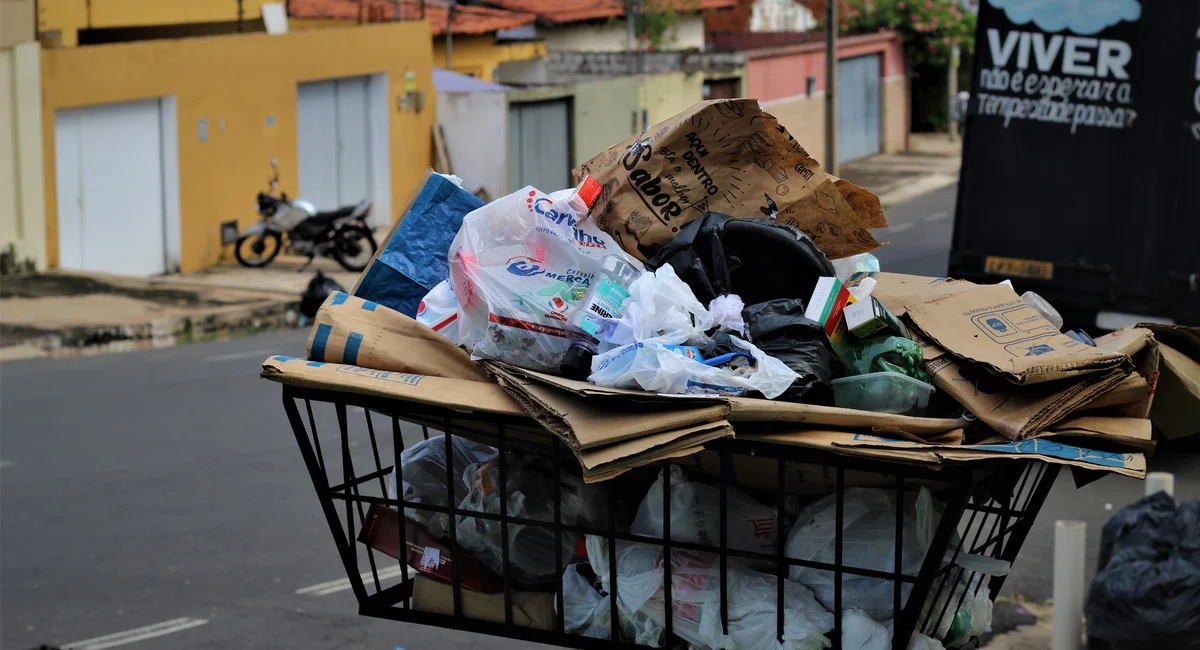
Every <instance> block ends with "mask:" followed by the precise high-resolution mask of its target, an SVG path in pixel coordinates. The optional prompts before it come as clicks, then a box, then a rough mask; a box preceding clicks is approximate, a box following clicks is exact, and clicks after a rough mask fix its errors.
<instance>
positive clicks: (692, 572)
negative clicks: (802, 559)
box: [586, 535, 833, 650]
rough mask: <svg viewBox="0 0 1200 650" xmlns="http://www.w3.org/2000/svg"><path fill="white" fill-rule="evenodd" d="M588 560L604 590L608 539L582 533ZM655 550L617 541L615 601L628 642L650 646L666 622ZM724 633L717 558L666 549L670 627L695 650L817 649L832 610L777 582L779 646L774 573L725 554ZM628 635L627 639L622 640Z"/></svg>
mask: <svg viewBox="0 0 1200 650" xmlns="http://www.w3.org/2000/svg"><path fill="white" fill-rule="evenodd" d="M586 547H587V553H588V559H589V562H590V563H591V565H592V567H593V568H594V569H595V570H596V575H597V576H599V577H600V580H601V583H602V585H603V586H604V588H605V589H611V586H610V585H611V584H612V583H611V581H612V576H611V575H610V571H609V566H608V541H607V540H605V539H604V538H601V537H595V536H591V535H589V536H588V537H587V542H586ZM662 564H663V553H662V549H661V548H660V547H657V546H651V545H647V544H636V543H626V542H617V570H616V576H617V578H616V579H617V606H618V608H619V609H620V611H621V616H622V618H625V617H628V618H629V619H630V623H631V625H630V627H631V628H633V630H634V634H633V635H632V636H633V637H634V638H633V639H632V640H633V641H634V642H636V643H639V644H644V645H650V646H652V647H658V645H659V642H660V640H661V637H662V633H663V629H664V626H665V624H666V611H665V603H664V597H663V575H664V572H663V568H662ZM726 566H727V577H726V585H727V591H726V595H727V599H728V615H729V616H728V621H729V634H728V635H726V634H723V633H722V631H721V576H720V561H719V559H718V556H716V555H715V554H709V553H696V552H693V551H687V550H681V549H674V550H672V551H671V599H672V600H671V605H672V611H673V620H672V630H673V631H674V632H675V634H677V635H679V636H680V637H681V638H682V639H684V640H685V641H687V642H688V643H690V644H692V646H694V647H696V648H698V649H702V650H717V649H724V650H735V649H738V650H759V649H763V648H775V649H780V650H821V649H823V648H827V647H829V645H830V643H829V639H827V638H826V637H825V634H826V633H828V632H829V630H832V629H833V615H832V614H830V613H829V612H827V611H825V608H823V607H821V605H820V603H818V602H817V601H816V599H815V598H813V595H812V592H810V591H809V590H808V589H806V588H805V587H804V586H802V585H799V584H797V583H794V582H792V581H790V580H785V581H784V583H783V584H784V612H783V618H784V627H783V631H784V634H783V644H782V645H781V644H780V643H779V642H778V640H777V639H776V635H775V632H776V602H777V600H776V595H777V592H776V589H777V579H776V577H775V576H773V575H770V574H766V573H760V572H758V571H753V570H751V569H748V568H746V567H745V566H743V565H742V564H740V563H739V562H738V561H736V560H734V559H729V560H727V563H726ZM626 640H631V639H628V638H627V639H626Z"/></svg>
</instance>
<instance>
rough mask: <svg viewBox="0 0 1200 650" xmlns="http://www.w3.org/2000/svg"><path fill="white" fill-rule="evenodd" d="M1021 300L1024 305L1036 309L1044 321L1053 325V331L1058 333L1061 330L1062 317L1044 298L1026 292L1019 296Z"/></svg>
mask: <svg viewBox="0 0 1200 650" xmlns="http://www.w3.org/2000/svg"><path fill="white" fill-rule="evenodd" d="M1021 300H1023V301H1024V302H1025V304H1027V305H1029V306H1030V307H1033V308H1034V309H1036V310H1037V311H1038V313H1039V314H1041V315H1042V316H1043V317H1045V319H1046V320H1048V321H1050V324H1051V325H1054V329H1056V330H1059V331H1061V330H1062V326H1063V318H1062V316H1060V315H1059V313H1058V310H1057V309H1055V308H1054V305H1051V304H1050V303H1048V302H1046V299H1045V298H1043V297H1041V296H1039V295H1037V294H1036V293H1034V292H1032V291H1026V292H1025V293H1023V294H1021Z"/></svg>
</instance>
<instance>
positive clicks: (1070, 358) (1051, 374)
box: [904, 285, 1133, 385]
mask: <svg viewBox="0 0 1200 650" xmlns="http://www.w3.org/2000/svg"><path fill="white" fill-rule="evenodd" d="M904 307H905V310H906V312H907V315H908V318H909V319H910V320H911V321H912V323H913V324H915V325H916V326H917V328H918V329H919V330H920V331H921V333H922V334H923V335H924V337H925V338H927V339H929V341H930V342H931V343H933V344H935V345H937V346H938V347H940V348H942V349H944V350H946V351H947V352H951V353H953V354H954V355H955V356H958V357H961V358H963V359H966V360H968V361H972V362H975V363H978V364H981V365H983V366H984V367H986V368H987V369H989V370H991V371H993V372H995V373H998V374H999V375H1001V376H1002V377H1004V378H1005V379H1008V380H1010V381H1012V382H1014V383H1017V384H1021V385H1030V384H1038V383H1043V382H1050V381H1055V380H1058V379H1069V378H1079V377H1082V376H1084V375H1088V374H1092V373H1098V372H1103V371H1106V370H1110V369H1113V368H1122V369H1123V370H1124V372H1123V373H1122V378H1123V377H1124V375H1128V374H1129V372H1130V371H1132V369H1133V366H1132V363H1131V362H1130V360H1129V357H1128V356H1126V355H1125V354H1123V353H1121V352H1120V351H1116V350H1106V349H1101V348H1094V347H1091V346H1089V345H1087V344H1084V343H1080V342H1079V341H1076V340H1075V339H1072V338H1071V337H1069V336H1067V335H1065V334H1063V333H1061V332H1059V331H1058V329H1057V328H1056V327H1055V326H1054V325H1053V324H1051V323H1050V321H1048V320H1046V318H1045V317H1043V316H1042V315H1041V314H1040V313H1039V312H1038V311H1037V310H1036V309H1034V308H1033V307H1032V306H1030V305H1029V304H1028V303H1026V302H1025V301H1024V300H1021V297H1020V296H1018V295H1017V294H1016V292H1014V291H1013V290H1012V289H1011V288H1010V287H1008V286H1007V285H987V286H980V287H975V288H972V289H970V290H968V291H961V292H957V293H951V294H947V295H941V296H938V297H934V298H931V299H928V300H925V301H923V302H916V301H915V300H914V301H912V302H908V303H907V304H905V305H904Z"/></svg>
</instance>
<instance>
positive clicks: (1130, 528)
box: [1084, 492, 1200, 650]
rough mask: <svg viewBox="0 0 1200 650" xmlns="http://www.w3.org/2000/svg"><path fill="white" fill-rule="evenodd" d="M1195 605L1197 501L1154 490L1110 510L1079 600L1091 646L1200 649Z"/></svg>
mask: <svg viewBox="0 0 1200 650" xmlns="http://www.w3.org/2000/svg"><path fill="white" fill-rule="evenodd" d="M1197 603H1200V501H1185V502H1183V503H1176V502H1175V499H1174V498H1172V497H1171V496H1170V495H1168V494H1167V493H1166V492H1156V493H1154V494H1152V495H1150V496H1148V497H1146V498H1144V499H1142V500H1141V501H1138V502H1137V503H1135V504H1133V505H1130V506H1127V507H1125V508H1123V509H1121V510H1120V511H1119V512H1118V513H1117V514H1115V515H1113V518H1112V519H1110V520H1109V522H1108V523H1107V524H1105V525H1104V532H1103V533H1102V534H1101V536H1100V563H1099V572H1098V573H1096V578H1095V579H1094V580H1093V581H1092V586H1091V588H1090V589H1089V591H1088V596H1087V604H1086V605H1085V606H1084V613H1085V614H1086V616H1087V622H1088V624H1087V634H1088V648H1089V650H1116V649H1118V648H1120V649H1122V650H1142V649H1146V650H1165V649H1166V648H1171V649H1172V650H1175V649H1176V648H1179V649H1180V650H1195V649H1196V648H1200V634H1197V630H1200V607H1197Z"/></svg>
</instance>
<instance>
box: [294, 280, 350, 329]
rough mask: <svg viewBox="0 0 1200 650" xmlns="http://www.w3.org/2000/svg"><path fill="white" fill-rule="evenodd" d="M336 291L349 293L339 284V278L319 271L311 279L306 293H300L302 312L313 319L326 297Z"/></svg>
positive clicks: (305, 290)
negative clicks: (335, 278)
mask: <svg viewBox="0 0 1200 650" xmlns="http://www.w3.org/2000/svg"><path fill="white" fill-rule="evenodd" d="M334 291H341V292H342V293H349V292H348V291H346V290H345V289H343V288H342V285H340V284H338V282H337V280H334V279H333V278H331V277H329V276H327V275H325V274H324V273H322V272H320V271H317V275H316V276H315V277H313V279H312V280H310V281H309V283H308V287H306V288H305V289H304V293H302V294H300V313H301V314H304V315H305V316H307V317H308V319H309V320H312V319H314V318H316V317H317V310H318V309H320V308H321V305H323V304H325V299H326V298H328V297H329V294H331V293H333V292H334Z"/></svg>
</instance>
